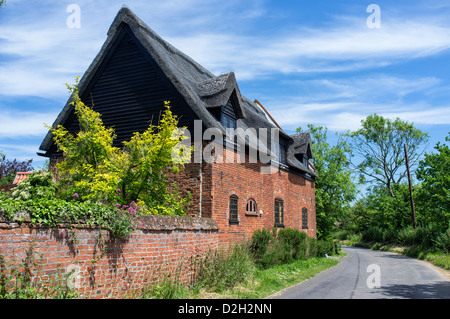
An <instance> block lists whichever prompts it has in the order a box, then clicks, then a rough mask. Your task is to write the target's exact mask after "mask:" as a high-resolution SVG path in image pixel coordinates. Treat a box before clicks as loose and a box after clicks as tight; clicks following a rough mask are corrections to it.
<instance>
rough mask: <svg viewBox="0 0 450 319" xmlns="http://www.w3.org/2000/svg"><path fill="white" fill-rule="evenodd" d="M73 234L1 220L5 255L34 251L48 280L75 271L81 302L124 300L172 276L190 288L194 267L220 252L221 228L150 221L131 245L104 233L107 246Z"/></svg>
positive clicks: (202, 221) (206, 222)
mask: <svg viewBox="0 0 450 319" xmlns="http://www.w3.org/2000/svg"><path fill="white" fill-rule="evenodd" d="M71 229H72V230H71ZM71 229H69V228H65V227H61V228H44V227H32V226H31V225H30V224H28V223H26V222H25V223H21V224H19V223H7V222H5V221H4V220H3V221H2V220H0V254H1V255H3V256H4V257H5V258H6V260H7V261H11V260H16V261H22V260H24V259H25V257H26V253H27V251H30V247H31V246H33V247H34V248H33V251H34V252H35V254H36V257H39V256H40V255H42V258H43V259H42V263H43V264H42V265H43V269H44V273H45V274H51V273H54V272H56V271H58V270H66V271H70V270H71V269H73V270H75V273H74V274H73V276H72V278H73V280H74V281H73V284H74V285H75V287H76V288H77V291H78V292H79V295H80V297H81V298H120V297H122V296H124V295H126V294H130V293H132V292H133V291H139V290H140V289H141V288H142V287H144V286H146V285H149V284H155V283H158V282H160V281H161V280H163V279H164V275H167V274H170V275H171V276H172V277H174V276H179V279H180V281H181V282H183V283H188V282H189V280H191V278H192V276H193V274H194V271H195V267H194V266H193V265H194V263H193V262H194V261H195V260H198V259H199V258H203V257H204V256H206V254H208V253H209V252H210V251H211V250H215V249H217V248H218V228H217V224H216V222H215V221H214V220H212V219H208V218H195V217H175V216H146V217H144V218H142V219H140V220H139V227H138V229H136V230H135V231H134V232H133V233H132V235H131V236H129V238H127V239H126V240H124V239H115V238H111V237H110V235H109V232H108V231H102V232H101V236H102V238H103V243H104V245H103V246H102V245H101V241H99V230H98V229H94V228H89V227H81V228H71ZM37 260H39V258H38V259H37Z"/></svg>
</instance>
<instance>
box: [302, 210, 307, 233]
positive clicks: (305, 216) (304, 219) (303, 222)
mask: <svg viewBox="0 0 450 319" xmlns="http://www.w3.org/2000/svg"><path fill="white" fill-rule="evenodd" d="M302 229H308V209H307V208H306V207H303V208H302Z"/></svg>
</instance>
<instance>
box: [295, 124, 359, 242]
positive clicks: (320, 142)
mask: <svg viewBox="0 0 450 319" xmlns="http://www.w3.org/2000/svg"><path fill="white" fill-rule="evenodd" d="M308 131H309V133H310V135H311V140H312V144H311V149H312V153H313V156H314V157H313V158H312V160H311V161H312V164H313V165H314V167H315V168H316V172H317V174H318V176H319V177H318V178H317V180H316V183H315V189H316V221H317V232H318V237H319V238H326V237H327V236H328V235H330V233H331V230H332V229H333V226H334V224H335V222H336V221H337V220H339V219H340V218H341V217H342V216H343V215H344V214H345V211H346V209H348V208H349V206H350V202H351V201H352V200H353V199H354V198H355V195H356V187H355V185H354V183H353V181H352V177H351V172H350V169H349V164H350V162H349V158H348V156H347V154H348V152H349V146H348V144H347V143H346V142H345V140H344V139H343V138H342V136H340V135H337V142H336V143H335V144H334V145H330V144H329V142H328V136H327V133H328V129H327V128H326V127H322V126H318V127H316V126H314V125H311V124H309V125H308ZM297 132H301V128H298V129H297Z"/></svg>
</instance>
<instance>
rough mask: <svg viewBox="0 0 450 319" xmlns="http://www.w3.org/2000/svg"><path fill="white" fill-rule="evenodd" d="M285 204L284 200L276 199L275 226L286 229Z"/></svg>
mask: <svg viewBox="0 0 450 319" xmlns="http://www.w3.org/2000/svg"><path fill="white" fill-rule="evenodd" d="M283 206H284V202H283V200H282V199H278V198H277V199H275V226H276V227H284V208H283Z"/></svg>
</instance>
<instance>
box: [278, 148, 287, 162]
mask: <svg viewBox="0 0 450 319" xmlns="http://www.w3.org/2000/svg"><path fill="white" fill-rule="evenodd" d="M278 154H279V155H278V161H279V162H280V163H281V164H286V146H284V145H281V144H280V150H279V153H278Z"/></svg>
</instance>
